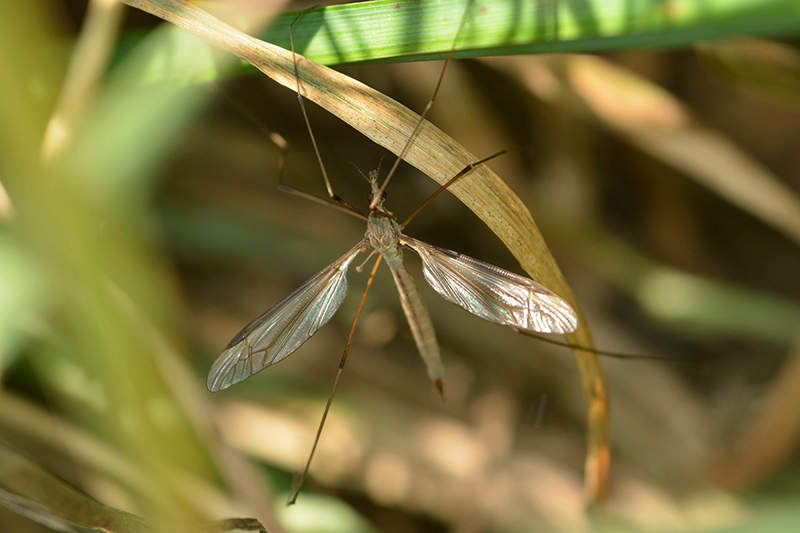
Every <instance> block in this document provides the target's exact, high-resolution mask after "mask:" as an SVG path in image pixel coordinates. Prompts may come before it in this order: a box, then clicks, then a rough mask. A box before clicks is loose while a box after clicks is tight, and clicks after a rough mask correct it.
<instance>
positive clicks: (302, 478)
mask: <svg viewBox="0 0 800 533" xmlns="http://www.w3.org/2000/svg"><path fill="white" fill-rule="evenodd" d="M381 259H383V257H382V256H380V255H379V256H378V259H377V260H376V261H375V266H373V267H372V272H370V274H369V279H368V280H367V286H366V288H365V289H364V294H363V295H361V303H359V304H358V311H356V317H355V319H354V320H353V325H352V326H350V333H349V334H348V335H347V342H346V343H345V345H344V351H343V352H342V358H341V359H340V360H339V367H338V368H337V369H336V377H335V378H334V380H333V386H332V387H331V393H330V394H329V395H328V402H327V403H326V404H325V410H324V411H323V412H322V419H321V420H320V421H319V427H317V435H316V436H315V437H314V444H313V445H312V446H311V453H309V454H308V461H306V466H305V468H303V473H302V474H301V475H300V481H299V482H298V483H297V488H295V489H294V493H292V497H291V498H290V499H289V501H288V502H287V505H292V504H294V502H295V501H297V495H298V494H300V490H301V489H302V488H303V483H305V481H306V476H307V475H308V469H309V468H310V467H311V460H312V459H313V458H314V452H315V451H317V444H319V438H320V435H322V426H324V425H325V419H326V418H328V411H330V409H331V403H332V402H333V395H334V394H336V388H337V387H338V386H339V381H340V380H341V379H342V373H343V372H344V365H345V363H346V362H347V354H348V353H350V344H351V343H352V342H353V335H354V334H355V332H356V325H357V324H358V319H359V318H360V317H361V311H362V310H363V309H364V302H365V301H366V300H367V293H368V292H369V288H370V287H371V286H372V280H373V279H375V273H376V272H377V271H378V265H380V264H381Z"/></svg>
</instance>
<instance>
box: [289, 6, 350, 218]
mask: <svg viewBox="0 0 800 533" xmlns="http://www.w3.org/2000/svg"><path fill="white" fill-rule="evenodd" d="M311 9H314V8H313V7H310V8H308V9H304V10H303V11H301V12H300V13H299V14H298V15H297V17H295V19H294V20H293V21H292V23H291V24H290V25H289V44H290V45H291V47H292V65H293V66H294V80H295V83H296V84H297V101H298V102H299V103H300V111H301V112H302V113H303V120H304V121H305V123H306V128H307V129H308V135H309V137H311V145H312V146H313V147H314V153H315V154H316V156H317V163H319V168H320V170H321V171H322V179H323V180H324V181H325V189H326V190H327V191H328V196H329V197H330V199H331V200H333V201H335V202H336V203H339V204H341V205H343V206H344V207H345V208H347V209H349V210H351V211H355V212H356V213H359V214H361V212H360V211H358V209H356V208H355V207H353V205H352V204H350V202H348V201H347V200H345V199H343V198H341V197H340V196H339V195H337V194H336V193H334V192H333V187H332V186H331V180H330V178H328V172H327V171H326V170H325V164H324V163H323V162H322V155H321V154H320V152H319V147H318V146H317V138H316V137H315V136H314V130H312V129H311V121H310V120H309V119H308V112H307V111H306V105H305V102H304V99H303V93H302V90H301V88H300V74H299V72H298V68H297V53H296V52H295V50H294V25H295V24H297V21H299V20H300V18H301V17H302V16H303V15H304V14H305V13H306V11H310V10H311Z"/></svg>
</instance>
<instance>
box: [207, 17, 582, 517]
mask: <svg viewBox="0 0 800 533" xmlns="http://www.w3.org/2000/svg"><path fill="white" fill-rule="evenodd" d="M303 13H304V12H301V13H300V14H299V15H298V16H297V18H295V20H294V21H293V22H292V24H291V25H290V30H289V41H290V44H291V48H292V57H293V64H294V74H295V80H296V84H297V86H296V89H297V97H298V101H299V103H300V109H301V112H302V115H303V119H304V121H305V123H306V126H307V129H308V133H309V137H310V138H311V144H312V146H313V148H314V152H315V154H316V157H317V160H318V163H319V166H320V169H321V172H322V176H323V181H324V182H325V187H326V190H327V193H328V197H329V199H330V200H325V199H323V198H320V197H317V196H314V195H311V194H309V193H305V192H303V191H299V190H297V189H293V188H292V187H290V186H287V185H285V184H283V183H282V184H281V189H282V190H283V191H285V192H289V193H292V194H296V195H298V196H302V197H305V198H309V199H312V200H314V201H319V202H322V203H325V204H327V205H331V206H333V207H336V208H338V209H340V210H343V211H345V212H347V213H349V214H351V215H353V216H356V217H359V218H362V219H364V220H365V221H366V223H367V229H366V232H365V233H364V237H363V238H362V239H361V240H360V241H359V242H358V243H356V244H355V246H353V247H352V248H350V250H348V251H347V252H345V253H344V255H342V256H341V257H339V258H338V259H336V260H335V261H334V262H333V263H331V264H330V265H328V266H327V267H325V268H324V269H323V270H321V271H320V272H319V273H317V274H316V275H314V276H313V277H311V278H310V279H309V280H308V281H306V282H305V283H303V284H302V285H301V286H300V287H298V288H297V289H296V290H295V291H294V292H292V293H291V294H289V295H288V296H287V297H286V298H284V299H283V300H281V301H280V302H278V303H277V304H275V305H274V306H272V307H271V308H270V309H268V310H267V311H265V312H264V313H263V314H262V315H261V316H259V317H258V318H256V319H255V320H253V321H252V322H250V323H249V324H248V325H246V326H245V327H244V328H243V329H242V330H241V331H240V332H239V333H237V334H236V335H235V336H234V337H233V339H232V340H231V341H230V343H229V344H228V346H226V347H225V349H224V350H223V351H222V353H221V354H220V355H219V357H218V358H217V359H216V360H215V361H214V363H213V364H212V366H211V370H210V371H209V374H208V380H207V386H208V389H209V390H210V391H212V392H216V391H220V390H223V389H226V388H228V387H230V386H231V385H234V384H236V383H239V382H240V381H243V380H245V379H247V378H248V377H250V376H252V375H253V374H255V373H257V372H260V371H261V370H263V369H265V368H267V367H269V366H271V365H274V364H275V363H277V362H279V361H281V360H283V359H285V358H286V357H288V356H289V355H291V354H292V353H293V352H294V351H296V350H297V349H298V348H299V347H300V346H301V345H302V344H303V343H304V342H305V341H307V340H308V339H309V338H311V336H312V335H314V334H315V333H316V332H317V331H318V330H319V329H320V328H321V327H322V326H324V325H325V324H326V323H327V322H328V321H329V320H330V319H331V318H332V317H333V315H334V314H335V313H336V311H337V310H338V309H339V307H340V306H341V304H342V302H343V300H344V298H345V295H346V294H347V272H348V270H349V268H350V266H351V264H352V263H353V261H354V260H355V259H356V257H357V256H358V255H359V254H361V253H366V252H369V255H368V256H367V259H366V260H365V261H364V263H366V262H367V260H369V258H370V257H372V255H373V254H377V255H378V258H377V259H376V261H375V263H374V265H373V267H372V271H371V273H370V276H369V278H368V280H367V285H366V288H365V290H364V293H363V295H362V297H361V302H360V304H359V306H358V310H357V312H356V316H355V318H354V320H353V323H352V326H351V328H350V332H349V334H348V338H347V342H346V344H345V348H344V351H343V353H342V357H341V359H340V361H339V367H338V370H337V374H336V377H335V379H334V382H333V386H332V389H331V392H330V395H329V396H328V400H327V403H326V405H325V409H324V411H323V414H322V419H321V421H320V424H319V426H318V428H317V433H316V437H315V439H314V444H313V446H312V448H311V451H310V453H309V456H308V460H307V462H306V465H305V468H304V470H303V473H302V475H301V477H300V481H299V483H298V486H297V488H296V489H295V491H294V493H293V495H292V497H291V499H290V500H289V503H294V501H295V500H296V499H297V495H298V494H299V492H300V488H301V487H302V484H303V482H304V480H305V478H306V475H307V473H308V469H309V467H310V464H311V460H312V458H313V456H314V452H315V450H316V447H317V444H318V442H319V438H320V435H321V432H322V427H323V425H324V424H325V419H326V417H327V414H328V412H329V410H330V406H331V402H332V400H333V397H334V394H335V392H336V388H337V386H338V384H339V380H340V378H341V375H342V371H343V369H344V365H345V362H346V360H347V354H348V352H349V349H350V345H351V342H352V339H353V333H354V332H355V328H356V324H357V323H358V320H359V317H360V315H361V311H362V309H363V307H364V301H365V299H366V296H367V292H368V291H369V288H370V286H371V285H372V281H373V279H374V276H375V273H376V272H377V269H378V266H379V265H380V263H381V261H385V262H386V264H387V265H388V267H389V269H390V270H391V273H392V277H393V278H394V282H395V285H396V286H397V291H398V293H399V295H400V303H401V305H402V308H403V312H404V313H405V316H406V319H407V320H408V324H409V327H410V329H411V333H412V336H413V338H414V342H415V343H416V345H417V348H418V350H419V353H420V355H421V356H422V359H423V361H424V363H425V366H426V369H427V372H428V376H429V377H430V379H431V381H432V382H433V383H434V384H435V386H436V388H437V389H438V391H439V393H440V394H443V390H444V366H443V365H442V361H441V355H440V352H439V345H438V343H437V341H436V334H435V332H434V327H433V322H432V321H431V318H430V315H429V313H428V311H427V308H426V307H425V305H424V304H423V301H422V298H421V296H420V293H419V291H418V290H417V287H416V285H415V283H414V280H413V278H412V277H411V275H410V274H409V272H408V270H407V269H406V266H405V263H404V259H403V252H404V250H405V249H409V250H412V251H413V252H415V253H416V254H417V255H418V256H419V257H420V259H421V260H422V267H423V274H424V278H425V281H426V282H427V283H428V285H430V286H431V288H433V290H434V291H436V292H437V293H439V295H440V296H441V297H442V298H444V299H445V300H447V301H449V302H452V303H454V304H456V305H458V306H460V307H462V308H464V309H465V310H466V311H468V312H470V313H472V314H473V315H476V316H478V317H480V318H483V319H484V320H488V321H490V322H495V323H498V324H501V325H505V326H510V327H511V328H513V329H515V330H517V331H520V332H535V333H558V334H567V333H571V332H573V331H575V330H576V329H577V327H578V317H577V315H576V314H575V311H574V310H573V309H572V307H570V305H569V304H568V303H567V302H566V301H565V300H564V299H562V298H561V297H560V296H558V295H557V294H556V293H554V292H553V291H551V290H550V289H548V288H547V287H545V286H544V285H542V284H540V283H538V282H536V281H534V280H532V279H530V278H527V277H524V276H520V275H518V274H515V273H513V272H510V271H508V270H505V269H502V268H500V267H497V266H494V265H492V264H489V263H486V262H484V261H480V260H479V259H475V258H472V257H469V256H467V255H464V254H461V253H459V252H455V251H452V250H448V249H445V248H440V247H438V246H434V245H431V244H427V243H425V242H422V241H420V240H417V239H414V238H413V237H410V236H408V235H406V234H405V233H403V229H404V228H405V227H406V225H407V224H408V223H409V222H410V221H411V220H412V219H413V218H414V217H415V216H416V215H417V214H418V213H419V212H420V211H421V210H422V209H423V208H424V207H425V206H427V205H428V203H430V202H431V201H432V200H433V199H434V198H435V197H436V196H438V195H439V194H440V193H441V192H442V191H444V190H445V189H447V188H448V187H449V186H450V185H451V184H452V183H454V182H455V181H456V180H458V179H460V178H462V177H463V176H465V175H466V174H468V173H469V172H470V171H471V170H472V169H473V168H474V167H476V166H478V165H482V164H484V163H486V162H487V161H489V160H490V159H493V158H495V157H497V156H499V155H500V154H502V153H504V152H505V151H501V152H498V153H496V154H493V155H490V156H489V157H486V158H484V159H482V160H480V161H476V162H475V163H472V164H470V165H468V166H467V167H465V168H464V169H462V170H461V171H460V172H459V173H457V174H456V175H455V176H453V177H452V178H450V180H448V181H447V183H445V184H444V185H442V186H441V187H439V189H438V190H437V191H436V192H434V193H433V194H432V195H431V196H430V197H429V198H428V199H427V200H425V202H423V203H422V205H420V207H419V208H417V209H416V210H415V211H414V212H413V213H412V214H411V215H410V216H409V217H408V218H406V219H405V220H404V221H403V222H402V223H401V222H398V220H397V218H396V217H395V216H394V214H393V213H392V212H391V211H389V210H388V209H387V208H386V207H385V205H384V202H385V190H386V186H387V185H388V183H389V180H390V179H391V178H392V176H393V175H394V173H395V170H396V169H397V166H398V165H399V162H400V161H401V160H402V159H403V157H404V156H405V154H406V153H407V152H408V149H409V148H410V146H411V144H412V143H413V140H414V138H415V136H416V134H417V132H418V131H419V129H420V127H421V126H422V124H423V122H424V120H425V116H426V114H427V112H428V110H429V109H430V108H431V106H432V105H433V102H434V101H435V99H436V96H437V94H438V91H439V87H440V85H441V82H442V79H443V78H444V74H445V71H446V69H447V65H448V63H449V61H450V59H451V58H452V55H453V53H454V51H455V46H456V40H457V39H458V34H459V33H460V32H461V27H463V24H464V19H462V21H461V26H460V27H459V29H458V31H457V33H456V40H454V41H453V47H452V48H451V50H450V53H449V55H448V57H447V59H446V60H445V62H444V66H443V68H442V71H441V74H440V76H439V79H438V82H437V84H436V88H435V89H434V93H433V96H432V97H431V99H430V100H429V101H428V104H427V105H426V107H425V109H424V111H423V112H422V114H421V116H420V119H419V122H418V123H417V125H416V127H415V128H414V130H413V133H412V134H411V136H410V137H409V139H408V140H407V141H406V144H405V146H404V147H403V149H402V150H401V152H400V154H399V155H398V157H397V159H396V160H395V162H394V164H393V165H392V167H391V168H390V169H389V171H388V173H387V175H386V177H385V178H384V179H383V181H382V182H381V181H380V179H379V173H378V171H373V172H370V173H369V177H368V178H367V180H368V181H369V184H370V189H371V193H370V200H369V211H368V213H367V214H365V213H362V212H361V211H359V210H358V209H357V208H355V207H353V206H352V205H351V204H350V203H348V202H347V201H345V200H343V199H342V198H340V197H339V196H337V195H336V194H335V193H334V191H333V188H332V186H331V182H330V179H329V178H328V175H327V172H326V170H325V166H324V164H323V162H322V157H321V155H320V151H319V149H318V147H317V142H316V139H315V137H314V133H313V130H312V129H311V125H310V121H309V119H308V114H307V112H306V108H305V104H304V102H303V96H302V87H301V81H300V76H299V74H298V67H297V54H296V52H295V48H294V37H293V34H292V29H293V27H294V25H295V24H296V23H297V21H298V20H299V19H300V17H301V16H302V15H303ZM357 268H358V269H359V270H360V267H357Z"/></svg>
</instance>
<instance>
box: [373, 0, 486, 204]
mask: <svg viewBox="0 0 800 533" xmlns="http://www.w3.org/2000/svg"><path fill="white" fill-rule="evenodd" d="M470 7H471V3H469V5H467V8H466V9H465V10H464V16H463V17H462V18H461V22H460V23H459V25H458V30H456V36H455V38H454V39H453V46H452V47H451V48H450V52H449V53H448V54H447V59H445V60H444V66H442V72H441V74H439V79H438V80H437V81H436V86H435V88H434V89H433V95H432V96H431V99H430V100H428V103H427V104H426V105H425V108H424V109H423V110H422V113H420V115H419V121H418V122H417V125H416V126H414V130H413V131H412V132H411V135H410V136H409V137H408V140H407V141H406V144H405V146H403V149H402V150H401V151H400V154H398V156H397V159H395V160H394V163H392V166H391V168H390V169H389V172H388V173H387V174H386V178H384V180H383V183H382V184H381V186H380V188H379V189H378V192H377V193H376V194H375V197H374V198H373V199H372V202H370V204H369V208H370V210H373V209H375V207H376V206H377V205H378V202H379V201H380V198H381V195H382V194H383V191H385V190H386V186H387V185H389V180H391V179H392V176H394V173H395V171H396V170H397V167H398V166H399V165H400V161H402V160H403V158H404V157H405V156H406V154H407V153H408V150H409V149H410V148H411V145H412V144H413V143H414V139H415V138H416V137H417V133H419V130H420V128H422V124H423V123H424V122H425V117H426V116H427V115H428V111H430V110H431V107H433V103H434V102H435V101H436V97H437V96H438V95H439V88H440V87H441V86H442V80H444V74H445V72H446V71H447V65H449V64H450V60H451V59H452V57H453V54H454V53H455V51H456V43H457V42H458V37H459V36H460V35H461V30H462V28H463V27H464V23H465V22H466V20H467V15H468V14H469V11H470Z"/></svg>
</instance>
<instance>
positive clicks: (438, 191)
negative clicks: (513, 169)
mask: <svg viewBox="0 0 800 533" xmlns="http://www.w3.org/2000/svg"><path fill="white" fill-rule="evenodd" d="M507 151H508V150H500V151H499V152H496V153H494V154H492V155H490V156H489V157H484V158H483V159H481V160H480V161H475V162H474V163H470V164H469V165H467V166H465V167H464V168H462V169H461V170H459V171H458V174H456V175H455V176H453V177H452V178H450V179H449V180H447V183H445V184H444V185H442V186H441V187H439V188H438V189H436V191H434V193H433V194H431V195H430V196H429V197H428V199H427V200H425V201H424V202H422V204H420V206H419V207H418V208H416V209H415V210H414V212H413V213H411V214H410V215H408V218H407V219H405V220H404V221H403V223H402V224H400V228H405V227H406V226H408V223H409V222H411V220H413V218H414V217H415V216H417V215H418V214H419V212H420V211H422V210H423V209H425V207H427V206H428V204H429V203H431V202H432V201H433V199H434V198H436V197H437V196H439V195H440V194H441V193H442V192H443V191H444V190H445V189H447V188H448V187H449V186H451V185H452V184H453V183H455V182H456V181H458V180H459V179H461V178H463V177H464V176H466V175H467V174H469V172H470V171H471V170H472V169H473V168H475V167H477V166H478V165H482V164H484V163H486V162H487V161H489V160H491V159H494V158H495V157H498V156H501V155H503V154H504V153H506V152H507Z"/></svg>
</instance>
